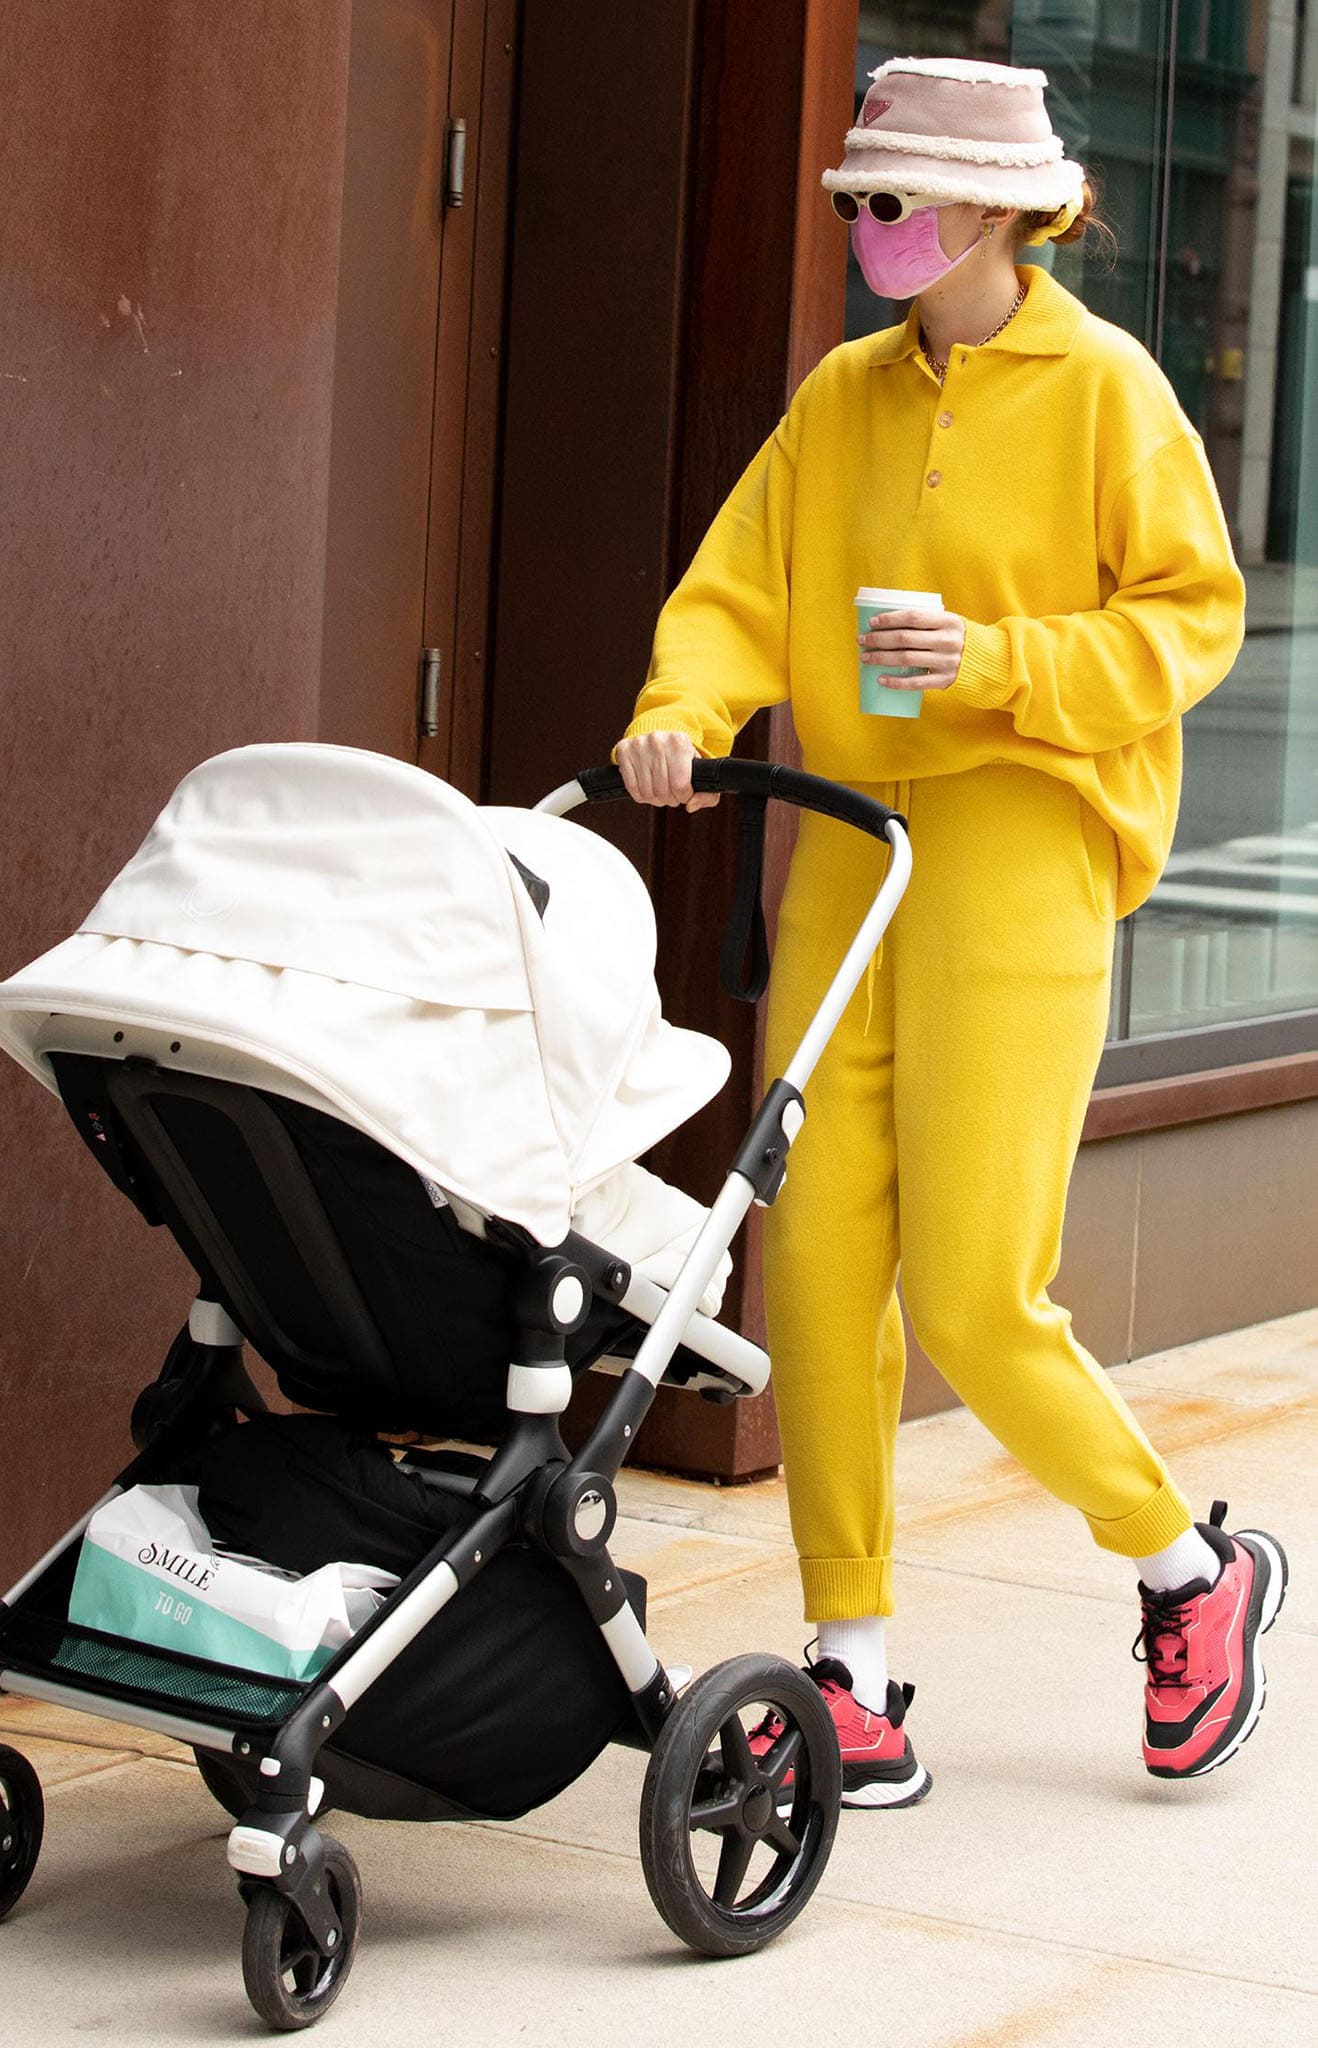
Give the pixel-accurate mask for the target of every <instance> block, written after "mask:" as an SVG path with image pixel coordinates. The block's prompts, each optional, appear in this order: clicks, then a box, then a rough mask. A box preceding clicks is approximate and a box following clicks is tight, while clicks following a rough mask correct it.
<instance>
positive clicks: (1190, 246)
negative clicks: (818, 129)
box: [847, 0, 1318, 1037]
mask: <svg viewBox="0 0 1318 2048" xmlns="http://www.w3.org/2000/svg"><path fill="white" fill-rule="evenodd" d="M1173 31H1174V35H1175V48H1174V50H1173V48H1172V39H1173ZM908 54H914V55H918V56H965V57H976V58H980V59H986V60H989V61H992V62H1004V63H1012V64H1033V65H1038V66H1040V67H1041V68H1042V69H1043V70H1045V71H1046V72H1047V73H1048V75H1049V80H1050V92H1049V103H1050V108H1051V111H1052V115H1053V120H1054V123H1055V125H1056V126H1057V128H1058V130H1059V132H1060V133H1061V134H1062V136H1063V138H1064V140H1065V143H1066V147H1067V151H1068V154H1070V155H1073V156H1076V157H1078V158H1079V159H1080V160H1081V161H1083V162H1084V163H1086V164H1087V165H1089V166H1091V167H1092V168H1095V169H1097V170H1098V172H1099V173H1100V176H1101V180H1102V185H1103V190H1104V210H1105V212H1106V213H1107V214H1108V216H1109V218H1110V219H1111V220H1112V221H1113V222H1114V224H1115V225H1116V228H1117V231H1118V236H1119V243H1120V253H1119V255H1118V258H1117V260H1116V263H1115V264H1114V265H1112V264H1107V263H1104V262H1103V261H1101V260H1097V259H1095V258H1094V257H1093V256H1086V255H1085V254H1083V253H1082V252H1081V251H1080V250H1078V249H1061V250H1056V249H1053V248H1051V247H1048V248H1045V249H1044V250H1042V251H1038V252H1034V253H1035V254H1036V255H1037V257H1038V260H1042V261H1044V262H1047V263H1050V264H1051V265H1052V267H1053V268H1054V269H1055V272H1056V275H1057V276H1058V278H1059V279H1060V280H1061V282H1062V283H1064V284H1065V285H1066V286H1067V287H1068V288H1069V289H1070V290H1072V291H1074V292H1076V293H1077V294H1078V295H1079V296H1080V297H1081V298H1083V299H1084V300H1085V302H1086V304H1088V305H1090V306H1091V307H1092V308H1093V309H1094V311H1095V312H1097V313H1099V314H1101V315H1102V316H1103V318H1105V319H1109V320H1114V321H1116V322H1118V323H1119V324H1120V325H1121V326H1123V327H1126V328H1127V329H1129V331H1130V332H1131V333H1133V334H1136V335H1138V336H1139V338H1140V340H1141V341H1143V342H1144V343H1145V345H1146V346H1147V347H1149V348H1151V349H1152V350H1153V351H1154V353H1155V354H1156V355H1157V357H1158V359H1159V361H1160V362H1161V363H1162V366H1163V368H1164V369H1165V371H1166V372H1167V375H1168V377H1169V378H1170V379H1171V381H1172V383H1173V385H1174V386H1175V389H1176V392H1177V395H1178V397H1179V398H1180V401H1181V404H1182V405H1183V406H1184V407H1185V410H1186V412H1187V414H1188V415H1189V417H1190V418H1191V420H1192V421H1193V422H1194V424H1195V426H1196V427H1197V428H1198V430H1199V432H1200V433H1201V434H1202V435H1203V437H1204V443H1205V446H1206V448H1207V450H1208V455H1209V460H1210V461H1211V463H1212V465H1213V470H1214V474H1215V475H1216V478H1217V482H1218V487H1219V489H1220V491H1221V494H1222V500H1223V504H1224V506H1225V508H1226V512H1227V518H1228V521H1229V523H1230V526H1231V531H1232V536H1233V539H1234V541H1235V544H1236V548H1237V551H1238V553H1239V557H1240V561H1241V565H1242V567H1243V569H1244V572H1245V577H1246V582H1247V585H1248V606H1247V633H1246V640H1245V645H1244V648H1243V649H1242V652H1241V655H1240V658H1239V660H1238V661H1237V663H1236V666H1235V668H1234V669H1233V671H1232V673H1231V675H1230V676H1229V677H1228V678H1227V680H1226V681H1225V682H1224V683H1223V684H1222V686H1221V687H1220V689H1218V690H1217V691H1215V692H1214V693H1213V694H1212V695H1211V696H1210V697H1209V698H1208V699H1207V700H1206V702H1205V703H1203V704H1201V705H1199V706H1198V707H1196V709H1195V710H1194V711H1193V712H1192V714H1191V715H1190V716H1189V718H1188V719H1187V720H1186V722H1185V728H1184V733H1185V786H1184V793H1183V798H1182V809H1181V816H1180V822H1179V825H1178V830H1177V836H1176V844H1175V847H1174V850H1173V853H1172V857H1171V861H1170V863H1169V866H1168V870H1167V873H1166V875H1165V876H1164V878H1163V881H1162V882H1161V883H1160V885H1159V887H1158V889H1157V890H1156V891H1155V893H1154V895H1153V897H1152V898H1151V899H1150V901H1149V903H1148V904H1147V905H1146V906H1145V907H1144V908H1143V909H1142V910H1141V911H1140V912H1139V913H1138V914H1137V916H1136V917H1135V918H1134V919H1133V920H1131V921H1129V924H1128V927H1127V929H1126V931H1125V933H1124V934H1123V944H1122V946H1121V947H1120V948H1119V962H1120V969H1121V971H1120V974H1119V976H1118V979H1117V985H1116V988H1115V991H1114V1007H1113V1030H1114V1034H1117V1035H1121V1036H1127V1035H1128V1036H1131V1037H1141V1036H1148V1035H1150V1034H1157V1033H1165V1032H1173V1031H1178V1030H1183V1029H1187V1028H1190V1027H1195V1026H1204V1025H1212V1024H1218V1023H1226V1022H1232V1021H1238V1020H1245V1019H1248V1018H1251V1017H1259V1016H1266V1015H1270V1014H1276V1013H1284V1012H1287V1011H1295V1010H1304V1009H1313V1008H1315V1007H1318V207H1315V162H1314V128H1315V111H1316V106H1318V0H1179V4H1178V5H1177V6H1176V7H1175V8H1174V9H1173V7H1172V6H1171V4H1170V0H1014V4H1012V0H984V4H978V5H977V4H974V0H969V4H960V5H951V4H948V0H939V4H937V5H923V4H915V0H894V4H891V5H886V6H863V7H862V8H861V14H860V45H859V49H858V53H857V71H856V85H857V104H859V99H860V96H861V95H862V94H863V92H864V88H865V84H866V80H867V74H868V73H869V71H870V70H872V69H873V67H874V66H875V65H876V64H878V63H881V62H882V61H883V60H884V59H885V58H887V57H890V56H895V55H908ZM903 311H904V308H901V307H897V306H892V305H886V304H883V303H881V302H879V301H876V300H875V299H874V298H872V297H871V295H870V294H869V293H868V292H867V291H866V290H865V287H864V283H863V280H861V278H860V276H859V274H858V272H857V271H856V269H855V265H854V264H853V265H852V266H851V273H850V277H849V283H848V298H847V332H848V334H849V335H855V334H861V333H865V332H867V331H869V330H872V329H874V328H877V327H881V326H885V325H887V324H889V323H890V322H892V321H894V320H896V319H898V318H900V317H901V314H902V312H903Z"/></svg>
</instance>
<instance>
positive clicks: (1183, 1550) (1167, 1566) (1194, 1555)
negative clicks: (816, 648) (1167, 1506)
mask: <svg viewBox="0 0 1318 2048" xmlns="http://www.w3.org/2000/svg"><path fill="white" fill-rule="evenodd" d="M1134 1561H1135V1563H1136V1564H1137V1565H1138V1567H1139V1575H1140V1578H1141V1580H1142V1582H1143V1583H1144V1585H1146V1586H1147V1587H1148V1589H1149V1591H1150V1592H1151V1593H1177V1592H1179V1591H1180V1589H1181V1587H1182V1586H1188V1585H1189V1583H1190V1581H1191V1579H1207V1581H1208V1583H1209V1585H1210V1586H1215V1585H1216V1584H1217V1581H1218V1578H1219V1576H1220V1575H1221V1571H1222V1560H1221V1558H1220V1557H1219V1556H1218V1554H1217V1552H1216V1551H1215V1550H1214V1549H1213V1547H1212V1545H1211V1544H1208V1543H1205V1542H1204V1539H1203V1537H1202V1536H1201V1535H1200V1534H1199V1531H1198V1530H1197V1529H1187V1530H1186V1532H1185V1534H1184V1535H1183V1536H1178V1537H1177V1538H1176V1541H1175V1542H1174V1543H1169V1544H1168V1545H1167V1548H1166V1549H1165V1550H1155V1551H1154V1553H1153V1556H1152V1557H1137V1558H1136V1559H1135V1560H1134Z"/></svg>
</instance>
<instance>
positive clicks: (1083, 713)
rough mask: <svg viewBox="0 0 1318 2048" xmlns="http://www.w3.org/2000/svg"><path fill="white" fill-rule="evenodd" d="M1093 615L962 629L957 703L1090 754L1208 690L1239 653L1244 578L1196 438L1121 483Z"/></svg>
mask: <svg viewBox="0 0 1318 2048" xmlns="http://www.w3.org/2000/svg"><path fill="white" fill-rule="evenodd" d="M1099 558H1100V563H1101V566H1102V572H1103V576H1104V579H1105V581H1106V582H1108V583H1110V584H1111V585H1112V589H1111V594H1110V595H1109V596H1108V597H1107V598H1106V599H1105V601H1104V603H1103V605H1102V608H1101V609H1100V610H1098V611H1086V612H1068V613H1065V614H1062V615H1060V616H1056V617H1050V618H1041V619H1028V618H1005V619H998V620H997V621H995V622H994V623H993V624H992V625H979V624H976V623H973V622H967V626H966V644H965V650H964V653H963V654H962V657H961V667H960V670H959V671H958V674H957V679H956V681H955V682H954V683H953V685H952V691H953V694H954V695H955V696H957V697H959V698H961V700H962V701H963V702H964V703H967V704H974V705H977V706H979V707H980V708H981V709H982V710H1003V711H1008V712H1010V714H1011V718H1012V723H1013V724H1014V725H1015V727H1016V730H1017V732H1019V733H1020V734H1021V736H1022V737H1023V738H1025V739H1035V740H1043V741H1046V742H1047V743H1048V744H1049V745H1051V746H1055V747H1064V748H1066V749H1067V750H1068V751H1069V752H1071V753H1077V754H1098V753H1104V752H1106V751H1107V750H1108V749H1109V748H1113V747H1124V746H1129V745H1130V744H1131V742H1132V741H1135V740H1140V739H1144V738H1145V737H1146V736H1147V735H1148V734H1149V733H1152V732H1156V731H1157V730H1158V729H1159V727H1160V726H1164V725H1166V724H1168V723H1169V722H1170V720H1172V719H1173V718H1176V717H1178V716H1179V715H1180V714H1181V713H1182V712H1184V711H1187V710H1188V709H1189V708H1190V706H1191V705H1192V704H1196V703H1197V702H1198V701H1199V699H1200V698H1201V697H1206V696H1207V695H1208V692H1209V691H1210V690H1212V689H1215V688H1216V686H1217V684H1218V683H1220V682H1221V680H1222V678H1223V677H1224V676H1225V675H1226V674H1227V672H1228V670H1229V669H1230V667H1231V664H1232V662H1233V661H1234V660H1235V657H1236V655H1237V653H1238V652H1239V649H1240V643H1241V638H1242V634H1243V630H1244V626H1243V621H1244V596H1245V586H1244V580H1243V578H1242V576H1241V574H1240V571H1239V569H1238V568H1237V567H1236V562H1235V557H1234V556H1233V554H1232V552H1231V541H1230V537H1229V536H1228V533H1227V529H1226V521H1225V519H1224V517H1223V515H1222V506H1221V502H1220V500H1219V498H1218V495H1217V488H1216V485H1215V484H1214V482H1213V477H1212V472H1211V471H1210V469H1209V467H1208V462H1207V459H1206V457H1205V455H1204V451H1203V445H1202V443H1201V442H1200V440H1199V438H1198V436H1197V435H1195V434H1189V433H1187V434H1180V435H1178V436H1177V437H1176V438H1175V439H1174V440H1172V441H1169V442H1166V443H1164V445H1163V446H1162V447H1161V448H1159V449H1158V450H1157V451H1156V452H1155V453H1154V454H1153V455H1152V456H1150V458H1149V460H1148V461H1147V462H1146V463H1144V464H1143V466H1142V467H1141V468H1140V469H1138V470H1137V471H1136V472H1135V474H1134V475H1133V476H1131V477H1130V478H1128V479H1127V481H1126V483H1125V484H1124V485H1123V487H1122V489H1121V491H1120V492H1119V493H1118V496H1117V498H1116V500H1115V502H1114V503H1113V506H1112V509H1111V512H1110V513H1109V516H1108V520H1107V527H1106V531H1105V532H1104V534H1103V536H1102V538H1101V541H1100V547H1099Z"/></svg>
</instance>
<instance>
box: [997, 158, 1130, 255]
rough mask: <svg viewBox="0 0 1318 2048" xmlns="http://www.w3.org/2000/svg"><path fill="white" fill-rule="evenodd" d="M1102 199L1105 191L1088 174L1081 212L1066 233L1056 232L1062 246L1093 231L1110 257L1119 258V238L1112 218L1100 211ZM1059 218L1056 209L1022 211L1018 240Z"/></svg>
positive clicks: (1095, 238) (1099, 243)
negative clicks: (1058, 233) (1048, 210)
mask: <svg viewBox="0 0 1318 2048" xmlns="http://www.w3.org/2000/svg"><path fill="white" fill-rule="evenodd" d="M1101 201H1102V193H1101V191H1100V190H1099V188H1098V187H1097V186H1096V185H1095V184H1094V183H1093V182H1092V181H1091V180H1090V179H1089V178H1088V177H1086V179H1085V181H1084V196H1083V199H1082V201H1081V206H1080V211H1079V213H1078V214H1077V215H1076V217H1075V219H1074V220H1073V221H1072V222H1071V225H1070V227H1069V228H1067V229H1066V230H1065V232H1064V233H1063V234H1060V235H1054V236H1053V237H1052V240H1053V241H1054V242H1056V243H1058V244H1059V246H1061V247H1065V246H1066V244H1067V243H1069V242H1083V241H1084V239H1085V236H1086V235H1092V236H1093V237H1094V240H1095V243H1096V245H1097V247H1098V249H1099V250H1101V251H1102V252H1103V254H1105V255H1106V256H1107V257H1108V259H1109V261H1112V260H1115V257H1116V253H1117V238H1116V234H1115V232H1114V231H1113V228H1112V225H1111V222H1109V221H1106V220H1104V218H1103V216H1102V214H1101V213H1100V212H1099V206H1100V204H1101ZM1056 218H1057V214H1056V212H1055V211H1054V212H1051V213H1049V212H1043V213H1022V214H1019V215H1018V216H1017V219H1016V235H1017V238H1018V240H1020V241H1022V242H1023V241H1024V240H1025V238H1026V237H1027V236H1028V235H1035V234H1038V233H1039V231H1040V229H1042V228H1046V227H1047V225H1048V223H1049V221H1050V220H1056Z"/></svg>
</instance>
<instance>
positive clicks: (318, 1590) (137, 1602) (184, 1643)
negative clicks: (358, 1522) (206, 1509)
mask: <svg viewBox="0 0 1318 2048" xmlns="http://www.w3.org/2000/svg"><path fill="white" fill-rule="evenodd" d="M397 1584H398V1580H397V1578H396V1577H395V1576H394V1575H393V1573H391V1572H386V1571H379V1570H376V1569H375V1567H373V1566H371V1565H359V1564H327V1565H322V1566H321V1568H320V1569H319V1571H314V1572H311V1573H309V1574H308V1575H307V1576H306V1577H298V1576H297V1575H296V1574H294V1573H292V1572H284V1571H279V1570H277V1569H276V1568H275V1567H274V1566H272V1565H267V1564H263V1563H262V1562H261V1561H260V1560H259V1559H257V1558H239V1557H234V1556H231V1555H228V1554H226V1553H224V1552H222V1551H219V1550H217V1549H216V1547H215V1545H214V1544H213V1542H212V1540H211V1537H210V1534H209V1532H208V1530H207V1528H206V1525H205V1523H204V1522H203V1521H202V1519H201V1516H200V1514H199V1513H198V1511H197V1489H196V1487H195V1486H131V1487H129V1488H128V1490H127V1492H126V1493H121V1494H117V1495H116V1496H115V1498H114V1499H113V1500H110V1501H107V1502H106V1503H105V1505H104V1506H103V1507H100V1508H98V1509H97V1510H96V1513H95V1514H94V1515H93V1516H92V1518H91V1521H90V1522H89V1523H88V1525H87V1528H86V1530H85V1532H84V1535H83V1539H82V1549H81V1551H80V1552H79V1556H78V1566H77V1572H76V1574H75V1577H74V1581H73V1591H72V1593H71V1595H70V1598H69V1620H70V1621H71V1622H73V1623H75V1624H76V1625H77V1626H78V1627H80V1628H94V1629H99V1630H101V1631H102V1632H103V1633H104V1634H106V1635H113V1636H121V1637H126V1638H127V1639H128V1640H129V1641H130V1642H135V1643H151V1644H154V1645H155V1646H156V1647H157V1648H159V1649H165V1650H180V1651H185V1652H186V1653H187V1654H188V1655H189V1656H191V1657H203V1658H205V1659H206V1660H207V1662H209V1663H213V1664H223V1665H226V1666H228V1667H229V1668H230V1669H234V1670H240V1671H259V1672H262V1673H265V1674H266V1675H268V1676H270V1677H276V1678H298V1679H305V1678H312V1677H314V1675H315V1674H316V1672H317V1671H319V1670H320V1669H321V1668H322V1666H323V1665H325V1664H327V1663H328V1662H329V1660H330V1658H331V1657H332V1656H333V1655H334V1654H335V1652H336V1651H337V1650H339V1649H340V1648H341V1647H342V1645H343V1644H344V1643H346V1642H347V1641H348V1639H349V1637H350V1636H352V1635H353V1634H354V1632H355V1631H356V1630H357V1629H359V1628H360V1627H361V1626H362V1623H363V1622H365V1621H366V1620H368V1619H369V1617H370V1616H371V1615H372V1614H373V1613H374V1612H375V1610H376V1608H377V1607H378V1606H379V1604H380V1600H381V1598H382V1596H383V1592H384V1591H385V1589H387V1588H388V1587H390V1586H396V1585H397Z"/></svg>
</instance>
